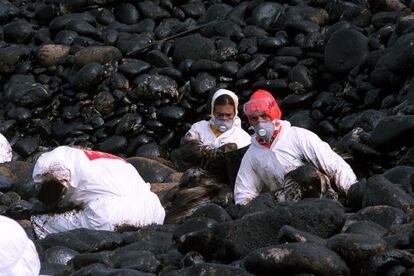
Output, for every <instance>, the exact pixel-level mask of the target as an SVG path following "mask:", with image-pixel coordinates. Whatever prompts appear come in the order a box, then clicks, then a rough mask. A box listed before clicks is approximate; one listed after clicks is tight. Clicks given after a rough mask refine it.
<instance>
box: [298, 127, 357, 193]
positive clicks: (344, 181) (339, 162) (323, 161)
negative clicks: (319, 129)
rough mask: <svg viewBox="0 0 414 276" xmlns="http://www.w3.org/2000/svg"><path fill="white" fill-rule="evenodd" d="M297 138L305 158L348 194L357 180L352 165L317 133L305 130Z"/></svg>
mask: <svg viewBox="0 0 414 276" xmlns="http://www.w3.org/2000/svg"><path fill="white" fill-rule="evenodd" d="M297 139H298V140H299V145H302V153H303V154H304V157H305V159H307V160H308V161H310V162H311V163H312V164H313V165H315V166H316V167H317V168H319V169H320V170H321V171H322V172H324V173H325V174H327V176H328V177H330V178H331V179H332V180H333V181H334V183H335V185H336V187H337V189H339V191H341V192H343V193H345V194H346V193H347V192H348V189H349V188H350V187H351V185H352V184H354V183H356V182H357V177H356V175H355V173H354V171H353V170H352V168H351V166H350V165H349V164H348V163H346V162H345V160H343V159H342V157H341V156H339V155H338V154H337V153H336V152H334V151H333V149H332V148H331V147H330V146H329V144H328V143H326V142H324V141H322V140H321V139H320V138H319V137H318V136H317V135H316V134H315V133H313V132H310V131H308V130H304V131H303V132H299V133H298V135H297Z"/></svg>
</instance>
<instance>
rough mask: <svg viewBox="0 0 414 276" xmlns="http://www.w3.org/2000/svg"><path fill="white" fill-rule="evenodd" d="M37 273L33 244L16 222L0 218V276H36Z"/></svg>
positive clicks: (38, 262) (36, 256)
mask: <svg viewBox="0 0 414 276" xmlns="http://www.w3.org/2000/svg"><path fill="white" fill-rule="evenodd" d="M39 272H40V261H39V256H38V254H37V251H36V248H35V246H34V244H33V242H32V241H31V240H30V239H29V238H28V237H27V235H26V233H25V232H24V230H23V228H22V227H21V226H20V225H19V224H18V223H17V222H16V221H14V220H12V219H9V218H8V217H4V216H0V275H8V276H32V275H33V276H35V275H36V276H37V275H39Z"/></svg>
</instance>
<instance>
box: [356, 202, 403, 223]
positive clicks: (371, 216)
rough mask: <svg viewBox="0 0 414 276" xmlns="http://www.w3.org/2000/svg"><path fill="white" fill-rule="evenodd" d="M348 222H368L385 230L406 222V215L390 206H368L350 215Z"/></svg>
mask: <svg viewBox="0 0 414 276" xmlns="http://www.w3.org/2000/svg"><path fill="white" fill-rule="evenodd" d="M348 219H350V220H368V221H372V222H375V223H378V224H379V225H381V226H382V227H384V228H386V229H390V228H392V227H395V226H398V225H401V224H403V223H405V222H406V221H407V216H406V214H405V213H404V212H403V211H402V210H401V209H398V208H395V207H391V206H370V207H366V208H364V209H361V210H360V211H358V212H357V213H355V214H352V215H351V216H350V217H349V218H348Z"/></svg>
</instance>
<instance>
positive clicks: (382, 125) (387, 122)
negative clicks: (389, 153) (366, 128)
mask: <svg viewBox="0 0 414 276" xmlns="http://www.w3.org/2000/svg"><path fill="white" fill-rule="evenodd" d="M413 131H414V116H413V115H405V116H404V115H395V116H389V117H385V118H383V119H382V120H381V121H379V123H378V124H377V125H376V127H375V128H374V130H373V131H372V134H371V141H372V143H373V145H374V146H375V147H376V149H378V150H379V151H383V150H387V149H389V148H394V147H397V146H399V145H409V144H410V143H411V142H412V141H411V139H410V138H409V137H413V136H412V135H413V133H414V132H413Z"/></svg>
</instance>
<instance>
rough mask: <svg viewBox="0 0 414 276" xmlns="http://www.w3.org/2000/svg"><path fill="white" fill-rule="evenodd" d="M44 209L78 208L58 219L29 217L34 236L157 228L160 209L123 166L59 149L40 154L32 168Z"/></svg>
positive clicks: (137, 178) (104, 157) (143, 185)
mask: <svg viewBox="0 0 414 276" xmlns="http://www.w3.org/2000/svg"><path fill="white" fill-rule="evenodd" d="M33 179H34V181H35V182H38V183H40V184H41V189H40V193H39V196H38V198H39V199H40V200H41V201H43V202H44V203H46V204H52V203H56V202H59V205H60V206H62V207H65V206H68V207H69V206H73V205H76V206H80V208H81V210H77V211H76V210H72V211H69V212H66V213H64V214H56V215H39V216H32V218H31V221H32V225H33V228H34V231H35V233H36V235H37V236H38V237H39V238H44V237H45V236H47V235H48V234H51V233H57V232H62V231H67V230H72V229H76V228H88V229H97V230H115V229H116V228H117V227H120V226H123V225H131V226H144V225H148V224H153V223H155V224H162V223H163V221H164V217H165V212H164V208H163V207H162V206H161V203H160V201H159V199H158V197H157V195H155V194H154V193H152V192H151V191H150V185H149V184H148V183H146V182H145V181H144V180H143V179H142V178H141V176H140V175H139V174H138V172H137V171H136V169H135V168H134V167H133V166H132V165H131V164H129V163H128V162H127V161H125V160H123V159H121V158H119V157H117V156H114V155H111V154H108V153H103V152H97V151H89V150H82V149H78V148H71V147H68V146H60V147H57V148H56V149H54V150H52V151H50V152H47V153H43V154H42V155H41V156H40V157H39V159H38V160H37V162H36V164H35V166H34V169H33Z"/></svg>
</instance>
